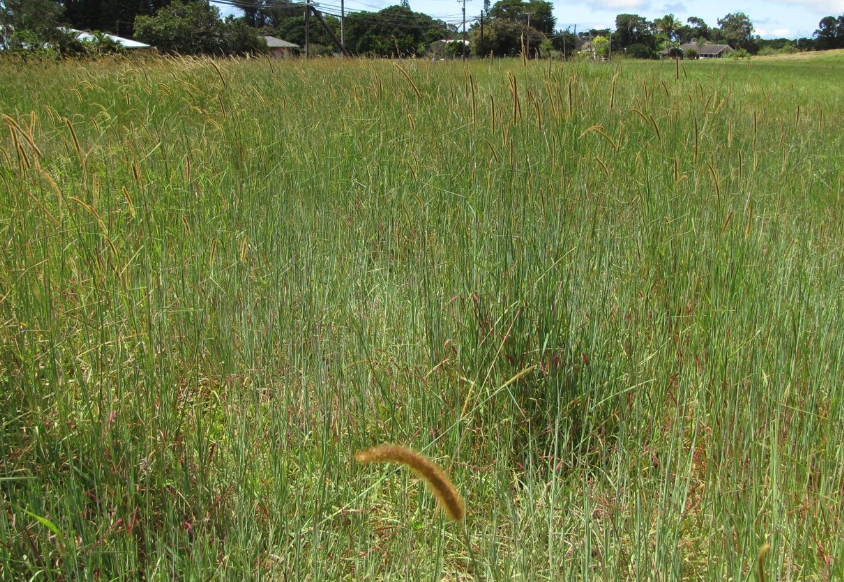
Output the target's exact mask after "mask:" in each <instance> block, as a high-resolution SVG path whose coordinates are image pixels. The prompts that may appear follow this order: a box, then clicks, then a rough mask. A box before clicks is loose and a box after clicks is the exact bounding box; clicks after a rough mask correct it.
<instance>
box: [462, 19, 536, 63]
mask: <svg viewBox="0 0 844 582" xmlns="http://www.w3.org/2000/svg"><path fill="white" fill-rule="evenodd" d="M523 38H524V42H525V47H526V48H527V45H530V46H531V47H534V48H536V47H539V45H540V44H542V41H544V40H545V38H546V37H545V35H544V34H543V33H541V32H540V31H538V30H537V29H535V28H533V27H532V26H531V27H530V28H527V27H526V26H525V24H523V23H520V22H518V21H515V20H510V19H507V18H493V19H492V20H490V21H488V22H486V23H485V24H484V44H483V47H481V43H480V39H481V31H480V27H475V28H473V29H472V31H471V33H470V36H469V40H470V48H471V50H472V53H473V54H476V55H479V56H484V55H488V54H489V53H490V52H492V54H494V55H495V56H497V57H513V56H516V55H518V54H520V53H521V52H522V39H523ZM481 50H482V51H484V52H483V53H481V52H480V51H481Z"/></svg>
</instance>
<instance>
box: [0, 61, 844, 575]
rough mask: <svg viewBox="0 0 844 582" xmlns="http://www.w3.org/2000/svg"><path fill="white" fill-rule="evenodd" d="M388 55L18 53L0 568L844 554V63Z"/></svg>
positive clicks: (837, 564) (2, 268) (785, 561)
mask: <svg viewBox="0 0 844 582" xmlns="http://www.w3.org/2000/svg"><path fill="white" fill-rule="evenodd" d="M400 65H401V68H399V67H398V65H394V64H393V63H391V62H389V61H327V60H326V61H311V62H307V63H305V62H301V61H285V62H272V63H271V62H269V61H267V60H238V61H210V60H201V59H170V60H155V61H150V62H134V63H133V62H120V61H116V62H104V63H96V64H88V65H80V64H74V63H70V64H55V65H42V66H37V67H29V68H23V67H16V66H13V65H5V66H4V67H2V68H0V86H2V87H5V88H6V89H5V90H3V92H2V94H0V112H2V113H4V114H5V115H6V116H7V117H6V118H3V119H2V120H0V125H2V126H3V127H2V133H0V135H2V137H0V147H1V148H2V150H0V164H2V165H1V166H0V205H2V206H0V207H2V209H3V210H2V212H0V410H2V411H3V413H2V428H0V498H2V503H3V509H2V511H0V578H2V579H4V580H17V579H24V578H26V579H39V580H68V579H84V580H113V579H146V580H213V579H219V580H228V579H237V580H244V579H249V580H253V579H254V580H259V579H260V580H291V579H296V580H340V579H346V580H358V579H373V580H375V579H377V580H387V579H390V580H395V579H404V580H423V579H424V580H431V579H449V580H458V579H467V578H468V577H474V578H476V579H489V580H561V579H582V580H590V579H591V580H613V579H642V580H644V579H650V580H679V579H700V580H704V579H705V580H716V579H717V580H726V579H733V580H748V579H752V578H753V577H754V576H756V572H757V569H756V557H757V553H758V551H759V549H760V547H762V546H763V545H764V544H766V543H769V544H770V545H771V553H770V555H769V557H768V558H767V561H766V568H767V574H768V576H769V579H770V580H824V581H826V580H833V579H836V578H841V577H842V576H844V561H842V560H844V542H842V539H844V537H842V533H844V532H842V529H844V528H842V519H844V510H842V501H844V499H843V498H844V447H842V437H841V435H842V434H844V402H842V380H844V374H843V373H842V360H843V359H844V325H842V321H841V317H840V314H841V312H842V307H844V305H842V302H844V300H843V299H842V298H844V294H843V293H842V291H844V289H842V287H844V274H842V260H844V254H843V253H842V246H841V245H842V235H844V229H843V228H842V219H844V216H842V208H844V207H843V206H842V194H844V170H842V163H841V160H842V159H844V137H842V136H844V118H842V111H843V110H844V107H843V106H844V97H842V93H841V92H840V90H839V84H840V77H841V74H842V72H844V71H842V69H841V67H838V66H834V67H833V66H829V65H825V66H809V65H805V64H804V63H794V64H789V63H783V62H779V63H776V64H762V63H756V62H751V63H750V64H747V63H741V64H739V63H686V64H685V65H684V67H683V68H682V69H681V70H680V75H679V79H675V68H674V65H673V64H671V65H667V64H664V63H659V64H647V63H625V64H623V65H620V66H612V65H606V64H601V65H594V66H593V65H591V64H577V65H571V64H561V63H550V64H549V63H548V62H535V63H534V62H531V63H528V64H527V66H523V65H522V63H521V61H512V62H509V61H495V62H490V61H483V62H472V63H469V64H468V65H462V64H457V63H432V62H427V61H403V62H401V63H400ZM385 441H389V442H396V443H402V444H406V445H408V446H411V447H413V448H415V449H416V450H420V451H423V452H424V453H425V454H426V455H428V456H430V457H431V458H433V459H434V460H436V461H437V462H438V463H439V464H441V465H443V466H445V467H446V468H447V469H448V472H449V474H450V475H451V476H452V477H453V478H454V480H455V482H456V483H457V484H458V487H459V489H460V492H461V494H462V495H463V497H464V499H465V500H466V503H467V514H468V515H467V521H466V527H467V529H468V532H469V535H470V538H471V541H472V544H473V545H474V547H475V550H476V551H475V554H476V558H477V564H478V565H479V567H478V568H477V569H476V568H472V567H471V566H470V563H469V560H468V555H467V552H466V547H465V545H464V544H462V543H461V542H460V540H459V535H460V534H459V532H458V531H457V530H456V529H454V528H452V527H451V526H449V525H448V524H446V523H445V521H444V518H443V517H441V516H440V517H437V518H436V522H435V523H434V524H431V523H430V516H431V514H432V511H433V506H434V503H435V500H433V499H432V498H431V497H430V496H428V495H427V494H426V493H425V492H424V488H422V486H421V485H420V484H418V483H416V482H415V481H414V480H413V479H412V478H409V477H408V476H407V475H406V474H405V473H396V472H394V471H391V470H389V469H379V470H376V471H372V470H362V469H361V468H360V467H358V466H356V464H355V463H354V461H353V452H354V451H355V450H359V449H361V448H365V447H368V446H371V445H373V444H377V443H380V442H385Z"/></svg>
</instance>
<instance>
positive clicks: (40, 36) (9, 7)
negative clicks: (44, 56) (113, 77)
mask: <svg viewBox="0 0 844 582" xmlns="http://www.w3.org/2000/svg"><path fill="white" fill-rule="evenodd" d="M62 12H63V11H62V7H61V5H59V4H57V3H56V2H54V1H53V0H2V2H0V47H2V48H5V49H8V50H11V51H16V52H17V51H24V52H35V51H46V52H49V53H51V54H54V55H56V54H57V55H79V54H84V53H85V52H86V46H85V45H84V43H82V42H80V41H79V40H78V39H77V38H76V35H75V34H73V33H71V32H70V31H68V30H65V29H64V28H62V27H61V26H60V22H61V20H62Z"/></svg>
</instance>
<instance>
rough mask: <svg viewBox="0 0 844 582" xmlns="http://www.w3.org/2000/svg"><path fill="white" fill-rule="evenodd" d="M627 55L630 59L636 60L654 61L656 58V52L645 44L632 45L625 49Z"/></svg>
mask: <svg viewBox="0 0 844 582" xmlns="http://www.w3.org/2000/svg"><path fill="white" fill-rule="evenodd" d="M624 52H625V54H626V55H627V56H628V57H631V58H634V59H652V58H654V51H653V49H651V47H649V46H647V45H644V44H631V45H630V46H629V47H627V48H626V49H624Z"/></svg>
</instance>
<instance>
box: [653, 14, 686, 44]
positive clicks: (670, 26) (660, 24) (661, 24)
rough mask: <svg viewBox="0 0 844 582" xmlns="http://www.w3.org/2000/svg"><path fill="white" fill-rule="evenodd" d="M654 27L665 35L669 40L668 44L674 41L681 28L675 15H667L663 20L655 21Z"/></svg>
mask: <svg viewBox="0 0 844 582" xmlns="http://www.w3.org/2000/svg"><path fill="white" fill-rule="evenodd" d="M654 26H655V27H656V29H657V30H659V31H660V32H662V33H663V34H665V37H666V39H668V44H671V42H672V41H673V40H674V36H675V35H676V33H677V30H678V29H679V28H680V21H679V20H677V17H676V16H674V15H673V14H666V15H665V16H663V17H662V18H660V19H658V20H655V21H654Z"/></svg>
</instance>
